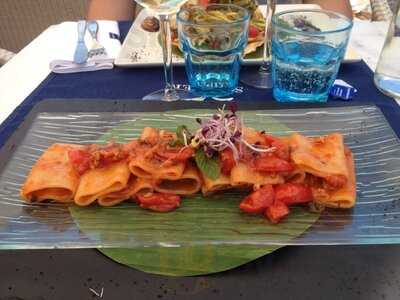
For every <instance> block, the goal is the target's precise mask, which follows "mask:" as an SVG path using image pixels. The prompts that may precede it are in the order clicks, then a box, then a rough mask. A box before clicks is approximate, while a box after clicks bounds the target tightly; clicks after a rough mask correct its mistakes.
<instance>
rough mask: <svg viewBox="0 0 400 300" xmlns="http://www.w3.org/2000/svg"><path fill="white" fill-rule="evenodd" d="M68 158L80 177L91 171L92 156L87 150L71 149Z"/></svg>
mask: <svg viewBox="0 0 400 300" xmlns="http://www.w3.org/2000/svg"><path fill="white" fill-rule="evenodd" d="M68 158H69V160H70V162H71V163H72V165H73V167H74V168H75V170H76V171H77V172H78V173H79V174H80V175H82V174H83V173H85V172H86V171H87V170H89V169H90V161H91V155H90V153H89V152H88V151H87V150H83V149H71V150H69V151H68Z"/></svg>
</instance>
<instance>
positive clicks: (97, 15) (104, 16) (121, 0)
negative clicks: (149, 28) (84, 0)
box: [87, 0, 135, 21]
mask: <svg viewBox="0 0 400 300" xmlns="http://www.w3.org/2000/svg"><path fill="white" fill-rule="evenodd" d="M134 3H135V2H134V1H133V0H89V8H88V14H87V19H88V20H119V21H122V20H133V17H134V14H135V4H134Z"/></svg>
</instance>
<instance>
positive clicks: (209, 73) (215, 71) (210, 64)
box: [183, 41, 242, 97]
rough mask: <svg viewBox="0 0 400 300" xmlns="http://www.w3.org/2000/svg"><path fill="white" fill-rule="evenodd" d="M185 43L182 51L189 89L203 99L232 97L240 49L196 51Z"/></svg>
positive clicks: (238, 67) (236, 81)
mask: <svg viewBox="0 0 400 300" xmlns="http://www.w3.org/2000/svg"><path fill="white" fill-rule="evenodd" d="M185 44H186V43H185V41H184V42H183V49H184V53H185V54H184V55H185V63H186V73H187V77H188V80H189V84H190V89H191V91H193V92H194V93H195V94H197V95H200V96H204V97H221V96H228V95H232V94H233V91H234V90H235V89H236V87H237V83H238V80H239V70H240V52H241V49H242V47H238V48H235V49H230V50H229V51H204V50H203V51H198V50H196V49H193V48H190V47H189V45H188V44H186V45H185Z"/></svg>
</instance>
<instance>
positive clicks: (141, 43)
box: [114, 4, 361, 67]
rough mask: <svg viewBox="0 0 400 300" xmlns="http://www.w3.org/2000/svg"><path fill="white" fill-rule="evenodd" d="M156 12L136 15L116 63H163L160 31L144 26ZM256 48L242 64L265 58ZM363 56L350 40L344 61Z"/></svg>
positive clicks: (177, 60)
mask: <svg viewBox="0 0 400 300" xmlns="http://www.w3.org/2000/svg"><path fill="white" fill-rule="evenodd" d="M318 8H320V7H319V6H318V5H315V4H300V5H299V4H282V5H277V8H276V11H277V12H280V11H284V10H291V9H318ZM258 10H259V11H260V12H261V13H262V14H265V11H266V6H265V5H260V6H259V7H258ZM149 16H154V15H152V14H151V12H149V11H148V10H145V9H143V10H141V11H140V13H139V14H138V15H137V17H136V19H135V21H134V22H133V25H132V27H131V28H130V30H129V32H128V35H127V36H126V38H125V41H124V43H123V45H122V49H121V51H120V53H119V55H118V56H117V58H116V60H115V62H114V63H115V65H116V66H119V67H159V66H162V65H163V60H162V50H161V46H160V41H159V33H158V32H149V31H146V30H144V29H143V28H142V23H143V21H144V20H145V19H146V18H147V17H149ZM254 50H255V51H252V52H251V53H249V54H247V55H246V56H245V57H244V58H243V60H242V64H243V65H259V64H260V63H261V62H262V50H263V47H262V46H261V43H260V45H258V47H257V48H256V49H254ZM172 60H173V63H174V65H178V66H183V65H184V59H183V56H182V53H181V51H180V50H179V48H178V47H177V46H176V43H175V45H173V57H172ZM360 60H361V56H360V55H359V54H358V53H357V52H356V51H355V50H354V48H353V47H351V45H350V44H349V46H348V47H347V52H346V55H345V58H344V61H343V62H344V63H352V62H357V61H360Z"/></svg>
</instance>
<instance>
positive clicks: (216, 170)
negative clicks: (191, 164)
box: [194, 148, 220, 180]
mask: <svg viewBox="0 0 400 300" xmlns="http://www.w3.org/2000/svg"><path fill="white" fill-rule="evenodd" d="M194 160H195V162H196V165H197V167H198V168H199V170H200V171H201V173H203V175H204V176H206V177H207V178H209V179H211V180H216V179H217V178H218V177H219V175H220V167H219V159H218V157H215V156H214V157H208V156H207V155H206V154H205V153H204V150H203V149H202V148H199V149H197V151H196V154H195V156H194Z"/></svg>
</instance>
